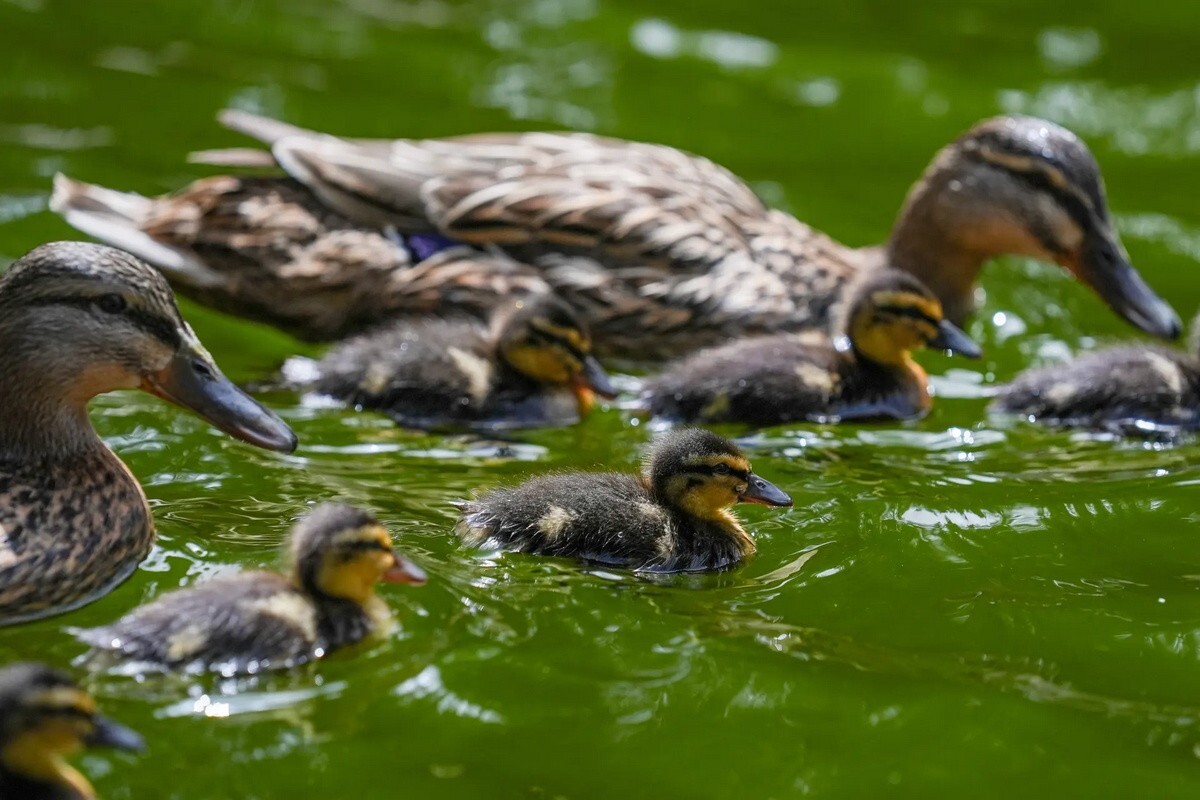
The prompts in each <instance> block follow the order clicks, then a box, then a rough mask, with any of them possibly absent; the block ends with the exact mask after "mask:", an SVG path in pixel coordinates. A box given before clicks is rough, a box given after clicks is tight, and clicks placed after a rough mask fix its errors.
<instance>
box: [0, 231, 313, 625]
mask: <svg viewBox="0 0 1200 800" xmlns="http://www.w3.org/2000/svg"><path fill="white" fill-rule="evenodd" d="M137 388H140V389H143V390H144V391H147V392H150V393H152V394H156V395H158V396H159V397H161V398H163V399H165V400H167V401H169V402H171V403H174V404H175V405H178V406H181V407H183V408H186V409H188V410H190V411H192V412H193V413H195V414H196V415H198V416H200V417H202V418H203V419H205V420H207V421H208V422H210V423H212V424H213V425H215V426H216V427H218V428H220V429H221V430H223V431H225V432H226V433H228V434H230V435H231V436H234V437H236V438H238V439H241V440H242V441H245V442H249V443H250V444H253V445H257V446H259V447H264V448H267V449H270V450H277V451H280V452H291V451H292V450H293V449H295V447H296V436H295V434H293V433H292V431H291V429H290V428H288V426H287V425H285V424H284V423H283V421H282V420H280V419H279V418H278V417H277V416H275V415H274V414H273V413H271V412H270V411H267V410H266V409H264V408H263V407H262V406H260V405H259V404H258V403H256V402H255V401H254V400H252V399H251V398H250V397H248V396H247V395H246V394H245V393H243V392H242V391H241V390H240V389H238V388H237V387H236V386H234V385H233V384H232V383H230V382H229V379H228V378H226V377H225V376H224V375H222V374H221V371H220V370H219V369H218V368H217V365H216V363H215V362H214V361H213V359H212V356H210V355H209V354H208V352H207V351H206V350H205V349H204V347H203V345H201V344H200V342H199V340H197V339H196V335H195V334H194V333H193V332H192V329H191V328H190V327H189V326H188V324H187V323H186V322H184V321H183V317H181V316H180V314H179V308H178V307H177V306H176V305H175V298H174V297H173V296H172V294H171V290H170V288H168V286H167V283H166V281H165V280H163V277H162V276H161V275H160V274H159V273H158V272H156V271H155V270H154V269H152V268H151V267H149V266H148V265H146V264H144V263H143V262H141V261H139V260H138V259H136V258H134V257H133V256H130V255H129V254H127V253H124V252H122V251H120V250H114V249H113V248H111V247H104V246H101V245H94V244H82V243H78V242H55V243H53V244H47V245H43V246H41V247H38V248H36V249H34V250H32V251H31V252H29V253H28V254H27V255H25V256H24V257H23V258H21V259H19V260H18V261H17V262H16V263H15V264H13V266H12V267H11V268H10V269H9V270H8V272H7V273H5V274H4V276H3V277H0V408H2V409H3V413H2V414H0V624H9V623H13V622H20V621H23V620H28V619H34V618H37V617H42V616H46V615H49V614H54V613H60V612H63V611H67V610H70V609H72V608H76V607H78V606H80V605H83V604H84V603H87V602H90V601H92V600H95V599H96V598H97V597H100V596H101V595H103V594H105V593H107V592H108V591H110V590H111V589H112V588H113V587H115V586H116V585H117V584H119V583H120V582H121V581H123V580H125V578H126V577H128V576H129V574H130V573H131V572H133V570H134V568H135V567H136V566H137V565H138V563H140V562H141V560H142V559H143V558H145V557H146V554H147V553H149V552H150V546H151V543H152V542H153V540H154V525H153V521H152V519H151V516H150V509H149V508H148V507H147V506H146V498H145V496H144V495H143V494H142V490H141V487H140V486H139V485H138V483H137V480H135V479H134V477H133V475H131V474H130V472H129V470H128V468H126V466H125V465H124V464H123V463H121V461H120V459H118V458H117V457H116V456H115V455H114V454H113V452H112V451H111V450H109V449H108V447H107V446H106V445H105V444H104V442H102V441H101V440H100V437H99V436H97V435H96V431H95V429H93V428H92V425H91V422H90V421H89V420H88V415H87V404H88V401H89V400H91V399H92V398H93V397H95V396H96V395H98V394H102V393H104V392H111V391H113V390H115V389H137Z"/></svg>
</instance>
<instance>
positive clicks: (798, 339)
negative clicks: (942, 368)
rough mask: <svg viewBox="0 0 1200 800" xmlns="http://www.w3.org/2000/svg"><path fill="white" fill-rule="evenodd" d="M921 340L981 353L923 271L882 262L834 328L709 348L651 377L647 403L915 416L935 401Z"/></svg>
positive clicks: (749, 412) (736, 415) (685, 414)
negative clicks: (920, 358)
mask: <svg viewBox="0 0 1200 800" xmlns="http://www.w3.org/2000/svg"><path fill="white" fill-rule="evenodd" d="M918 347H929V348H932V349H937V350H948V351H952V352H955V353H958V354H961V355H965V356H967V357H969V358H978V357H979V355H980V350H979V346H978V345H976V344H975V343H974V342H973V341H971V339H970V338H969V337H968V336H967V335H966V334H965V333H963V332H962V331H961V330H959V328H958V327H956V326H955V325H954V324H953V323H952V322H950V321H949V320H947V319H945V318H943V316H942V307H941V304H940V303H939V302H938V301H937V298H935V297H934V296H933V295H932V293H930V291H929V290H928V289H926V288H925V287H924V286H922V285H921V283H920V282H919V281H918V280H917V279H916V278H913V277H912V276H911V275H907V274H905V273H903V272H897V271H896V270H883V271H880V272H874V273H870V274H868V275H867V276H866V277H865V278H864V279H863V280H861V281H860V282H859V285H858V286H856V287H855V288H853V289H851V290H850V292H849V295H848V297H847V299H846V302H845V308H844V310H843V311H842V313H841V321H840V322H839V323H838V324H837V325H836V326H835V336H834V337H830V336H829V335H827V334H825V333H823V332H821V331H809V332H807V333H801V334H776V335H774V336H764V337H759V338H756V339H746V340H744V341H738V342H733V343H732V344H728V345H725V346H724V347H714V348H710V349H706V350H701V351H699V352H698V353H694V354H692V355H690V356H688V357H687V358H685V359H683V360H682V361H680V362H678V363H676V364H674V365H672V366H669V367H668V368H667V370H666V371H665V372H664V373H663V374H661V375H657V376H654V377H651V378H649V379H648V380H647V381H646V384H645V386H644V390H643V394H642V398H641V403H642V405H643V407H644V408H645V409H646V410H647V411H649V413H650V414H651V415H653V416H656V417H664V418H666V419H669V420H672V421H676V422H707V423H715V422H741V423H747V424H751V425H774V424H779V423H783V422H792V421H795V420H811V421H818V422H839V421H847V420H870V419H911V418H914V417H920V416H924V415H925V414H926V413H927V412H928V411H929V407H930V404H931V402H932V401H931V398H930V395H929V380H928V377H927V376H926V374H925V371H924V370H923V369H921V367H920V365H919V364H917V362H916V361H914V360H913V358H912V350H914V349H916V348H918Z"/></svg>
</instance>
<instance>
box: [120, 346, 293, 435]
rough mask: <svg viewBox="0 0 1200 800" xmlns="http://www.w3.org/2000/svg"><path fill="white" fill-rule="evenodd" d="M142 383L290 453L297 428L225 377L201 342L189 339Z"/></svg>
mask: <svg viewBox="0 0 1200 800" xmlns="http://www.w3.org/2000/svg"><path fill="white" fill-rule="evenodd" d="M142 388H143V389H144V390H146V391H147V392H149V393H150V394H153V395H157V396H158V397H161V398H162V399H164V400H166V401H167V402H168V403H173V404H174V405H177V406H179V407H181V408H186V409H187V410H188V411H191V412H192V413H194V414H196V415H197V416H199V417H200V418H201V419H203V420H205V421H207V422H208V423H209V424H211V425H213V426H214V427H216V428H218V429H219V430H222V431H224V432H225V433H228V434H229V435H230V436H232V437H234V438H235V439H241V440H242V441H243V442H246V443H247V444H252V445H254V446H255V447H262V448H264V449H266V450H274V451H276V452H280V453H290V452H292V451H293V450H295V449H296V434H295V433H293V432H292V429H291V428H289V427H288V426H287V423H285V422H284V421H283V420H281V419H280V418H279V417H278V416H276V415H275V414H274V413H273V412H271V411H268V410H267V409H265V408H263V407H262V406H261V405H259V404H258V401H256V400H254V399H253V398H251V397H250V396H249V395H248V394H246V393H245V392H243V391H242V390H241V389H239V388H238V387H236V386H234V385H233V383H232V382H231V381H230V380H229V379H228V378H226V377H225V376H224V375H223V374H222V373H221V370H220V369H219V368H218V367H217V365H216V363H215V362H214V361H213V359H212V356H210V355H209V354H208V352H207V351H205V350H204V348H203V347H201V346H200V344H199V342H196V341H195V340H194V338H193V341H191V342H189V341H187V340H186V339H185V341H184V343H183V345H182V346H181V347H180V348H179V352H177V353H176V354H175V355H174V357H172V359H171V361H170V362H169V363H168V364H167V365H166V366H165V367H163V368H162V369H160V370H158V371H157V372H152V373H150V374H149V375H147V376H145V378H143V379H142Z"/></svg>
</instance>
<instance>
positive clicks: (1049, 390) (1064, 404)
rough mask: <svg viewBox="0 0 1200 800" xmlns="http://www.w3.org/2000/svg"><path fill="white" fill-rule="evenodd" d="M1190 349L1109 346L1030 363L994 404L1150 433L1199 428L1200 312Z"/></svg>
mask: <svg viewBox="0 0 1200 800" xmlns="http://www.w3.org/2000/svg"><path fill="white" fill-rule="evenodd" d="M1190 349H1191V352H1186V351H1182V350H1171V349H1168V348H1166V347H1155V346H1153V345H1132V346H1122V347H1110V348H1106V349H1102V350H1096V351H1093V352H1091V353H1085V354H1083V355H1081V356H1079V357H1078V358H1076V359H1073V360H1071V361H1068V362H1067V363H1065V364H1054V365H1052V366H1046V367H1039V368H1036V369H1031V370H1027V371H1025V372H1023V373H1021V374H1020V375H1018V376H1017V377H1016V379H1015V380H1013V381H1012V382H1011V383H1009V384H1007V385H1006V386H1001V387H1000V388H999V389H998V393H997V397H996V399H995V400H993V401H992V409H993V410H995V411H1000V412H1004V413H1011V414H1020V415H1022V416H1024V417H1027V418H1028V419H1030V420H1031V421H1034V420H1036V421H1039V422H1043V423H1046V424H1049V425H1057V426H1061V427H1067V428H1086V429H1091V430H1107V431H1112V432H1116V433H1154V432H1171V431H1183V430H1195V429H1198V428H1200V316H1198V317H1197V318H1196V319H1195V320H1193V322H1192V336H1191V342H1190Z"/></svg>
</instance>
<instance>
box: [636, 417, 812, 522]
mask: <svg viewBox="0 0 1200 800" xmlns="http://www.w3.org/2000/svg"><path fill="white" fill-rule="evenodd" d="M645 473H646V476H647V477H648V479H649V482H650V491H651V493H652V494H653V495H654V497H655V498H656V499H657V500H658V501H659V502H661V503H663V504H664V505H667V506H670V507H672V508H677V509H679V510H680V511H683V512H684V513H685V514H687V515H688V516H691V517H695V518H697V519H702V520H706V521H711V522H718V523H729V522H733V523H734V525H735V526H736V527H737V529H738V530H739V531H740V530H741V527H740V526H738V525H737V524H736V520H733V518H732V517H731V515H730V513H729V508H730V506H732V505H734V504H735V503H758V504H760V505H765V506H775V507H779V508H783V507H787V506H790V505H791V504H792V498H791V497H790V496H788V495H787V494H786V493H785V492H784V491H783V490H781V489H780V488H779V487H777V486H775V485H774V484H773V483H771V482H769V481H766V480H764V479H762V478H760V477H759V476H757V475H755V474H754V472H753V470H751V468H750V461H749V460H748V459H747V458H746V456H745V455H744V454H743V453H742V451H741V450H739V449H738V447H737V445H735V444H734V443H733V442H731V441H730V440H728V439H726V438H725V437H724V436H718V435H717V434H715V433H713V432H712V431H707V430H704V429H703V428H677V429H674V430H672V431H669V432H668V433H666V434H665V435H664V436H663V437H662V439H661V440H659V441H658V442H657V443H656V444H655V445H654V447H652V448H651V450H650V453H649V456H648V457H647V463H646V468H645Z"/></svg>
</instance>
